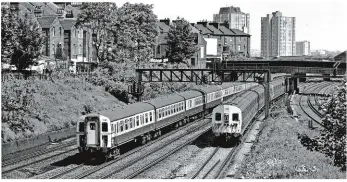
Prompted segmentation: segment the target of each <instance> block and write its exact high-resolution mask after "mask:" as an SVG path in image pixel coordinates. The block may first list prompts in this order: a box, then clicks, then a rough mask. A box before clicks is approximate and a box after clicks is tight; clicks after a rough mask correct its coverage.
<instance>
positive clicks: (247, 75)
mask: <svg viewBox="0 0 347 182" xmlns="http://www.w3.org/2000/svg"><path fill="white" fill-rule="evenodd" d="M233 81H244V82H258V83H260V84H262V85H263V86H264V89H265V115H266V117H267V116H268V114H269V108H270V98H269V97H270V86H269V84H270V83H269V82H270V81H271V73H270V69H269V65H268V64H248V65H245V64H243V65H237V64H235V65H233V66H229V67H228V69H224V68H222V67H221V66H220V65H218V63H216V64H215V65H214V67H213V69H136V80H135V81H134V82H133V84H132V85H130V86H129V93H130V94H132V95H133V96H135V97H136V98H137V100H138V101H141V96H142V94H143V91H144V86H143V85H142V84H143V83H150V82H193V83H196V84H222V83H223V82H233Z"/></svg>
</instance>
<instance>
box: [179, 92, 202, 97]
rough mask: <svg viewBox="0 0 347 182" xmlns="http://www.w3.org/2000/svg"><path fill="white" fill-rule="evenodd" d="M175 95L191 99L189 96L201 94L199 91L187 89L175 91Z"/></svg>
mask: <svg viewBox="0 0 347 182" xmlns="http://www.w3.org/2000/svg"><path fill="white" fill-rule="evenodd" d="M177 95H181V96H183V97H184V98H185V99H191V98H194V97H199V96H202V93H200V92H199V91H196V90H189V91H185V92H181V93H177Z"/></svg>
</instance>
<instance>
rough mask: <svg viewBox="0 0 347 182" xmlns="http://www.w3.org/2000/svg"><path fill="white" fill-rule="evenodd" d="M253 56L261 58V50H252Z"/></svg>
mask: <svg viewBox="0 0 347 182" xmlns="http://www.w3.org/2000/svg"><path fill="white" fill-rule="evenodd" d="M251 56H252V57H260V50H259V49H251Z"/></svg>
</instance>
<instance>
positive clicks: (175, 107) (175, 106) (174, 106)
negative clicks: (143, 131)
mask: <svg viewBox="0 0 347 182" xmlns="http://www.w3.org/2000/svg"><path fill="white" fill-rule="evenodd" d="M173 108H174V113H176V112H177V110H176V109H177V105H176V104H175V105H173Z"/></svg>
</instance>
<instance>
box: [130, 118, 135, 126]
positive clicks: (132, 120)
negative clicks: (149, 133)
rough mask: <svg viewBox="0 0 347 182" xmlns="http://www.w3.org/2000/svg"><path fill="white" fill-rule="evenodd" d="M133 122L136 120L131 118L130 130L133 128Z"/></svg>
mask: <svg viewBox="0 0 347 182" xmlns="http://www.w3.org/2000/svg"><path fill="white" fill-rule="evenodd" d="M133 122H134V119H133V118H132V117H131V118H130V128H133Z"/></svg>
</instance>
